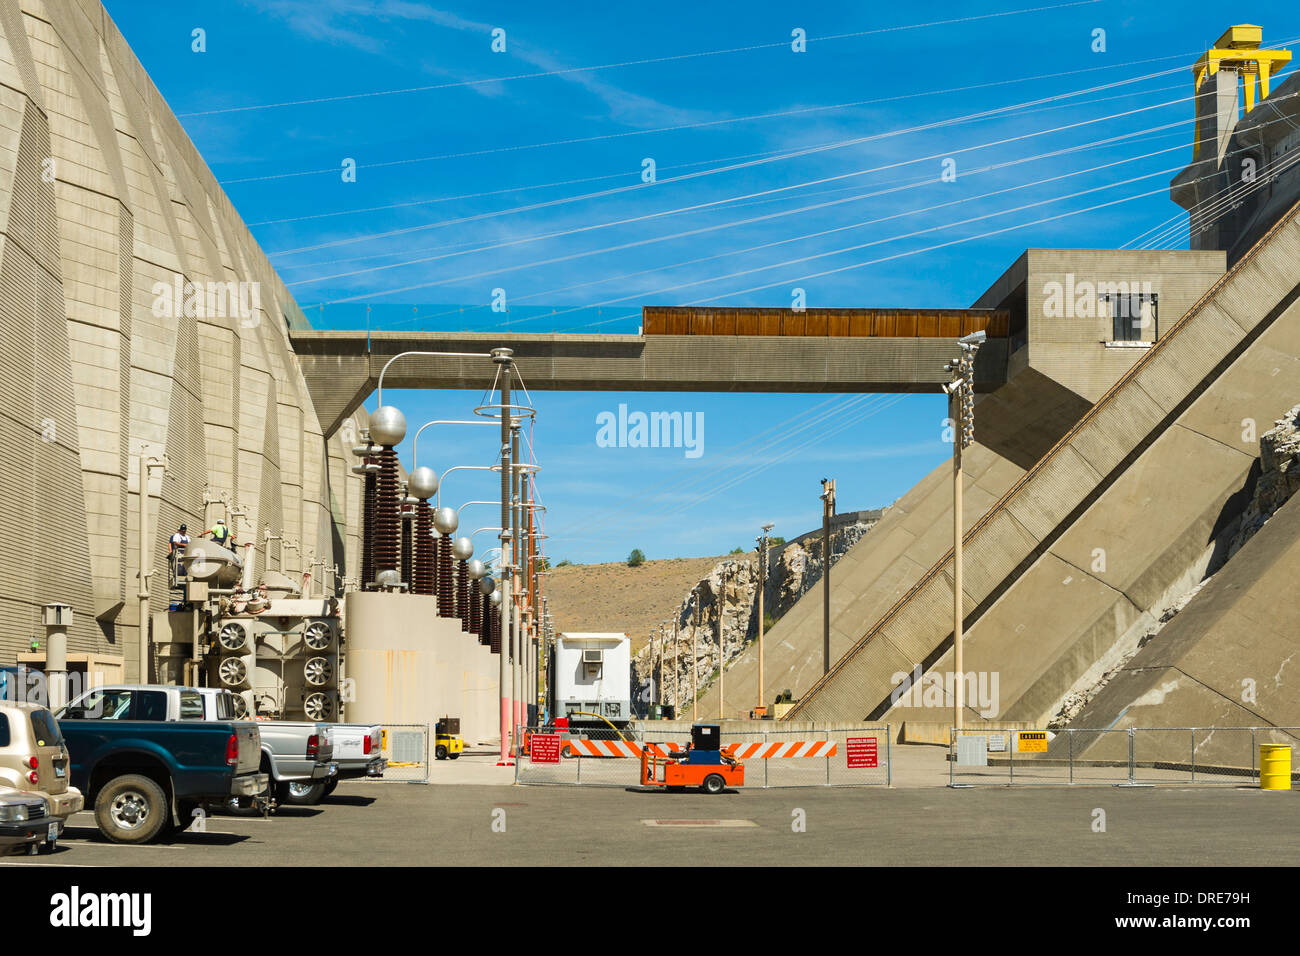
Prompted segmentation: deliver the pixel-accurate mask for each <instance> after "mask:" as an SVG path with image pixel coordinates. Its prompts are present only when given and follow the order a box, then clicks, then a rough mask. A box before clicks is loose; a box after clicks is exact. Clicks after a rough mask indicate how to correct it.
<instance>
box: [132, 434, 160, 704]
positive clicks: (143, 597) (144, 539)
mask: <svg viewBox="0 0 1300 956" xmlns="http://www.w3.org/2000/svg"><path fill="white" fill-rule="evenodd" d="M151 447H152V446H150V445H147V444H146V445H141V446H140V477H139V481H140V494H139V498H140V590H139V591H137V592H136V597H137V598H138V599H139V601H140V648H139V656H138V657H137V659H136V661H137V663H136V666H137V667H138V668H139V673H140V677H139V681H140V683H141V684H147V683H149V578H150V576H151V575H152V574H153V568H152V567H151V565H152V562H151V561H150V560H149V557H150V554H151V553H152V552H151V549H150V538H151V534H150V531H149V478H150V476H152V475H153V473H154V472H155V471H158V470H161V471H162V473H163V474H164V475H165V474H167V456H166V455H163V456H162V457H161V458H158V457H155V456H153V455H151V454H149V450H150V448H151Z"/></svg>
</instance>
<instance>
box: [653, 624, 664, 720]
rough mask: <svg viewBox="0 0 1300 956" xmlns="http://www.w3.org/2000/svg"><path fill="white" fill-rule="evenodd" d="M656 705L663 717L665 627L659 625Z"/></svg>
mask: <svg viewBox="0 0 1300 956" xmlns="http://www.w3.org/2000/svg"><path fill="white" fill-rule="evenodd" d="M655 704H656V705H658V706H659V708H660V711H659V716H660V717H663V706H664V626H663V625H662V624H660V625H659V676H658V677H657V678H656V679H655Z"/></svg>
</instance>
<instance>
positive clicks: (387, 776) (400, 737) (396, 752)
mask: <svg viewBox="0 0 1300 956" xmlns="http://www.w3.org/2000/svg"><path fill="white" fill-rule="evenodd" d="M379 751H380V755H381V756H382V757H384V758H385V759H386V760H387V761H388V767H387V768H386V769H385V770H384V775H383V776H382V777H367V778H366V779H367V780H386V781H389V782H390V783H428V782H429V725H428V724H384V725H382V726H381V727H380V731H379Z"/></svg>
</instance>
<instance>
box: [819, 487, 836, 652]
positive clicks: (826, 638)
mask: <svg viewBox="0 0 1300 956" xmlns="http://www.w3.org/2000/svg"><path fill="white" fill-rule="evenodd" d="M821 498H822V673H823V674H829V673H830V670H831V518H832V517H834V515H835V479H834V478H823V479H822V495H821Z"/></svg>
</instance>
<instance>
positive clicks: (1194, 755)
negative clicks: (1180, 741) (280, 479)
mask: <svg viewBox="0 0 1300 956" xmlns="http://www.w3.org/2000/svg"><path fill="white" fill-rule="evenodd" d="M1189 733H1191V735H1192V783H1195V782H1196V728H1195V727H1193V728H1192V729H1191V730H1190V731H1189Z"/></svg>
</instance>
